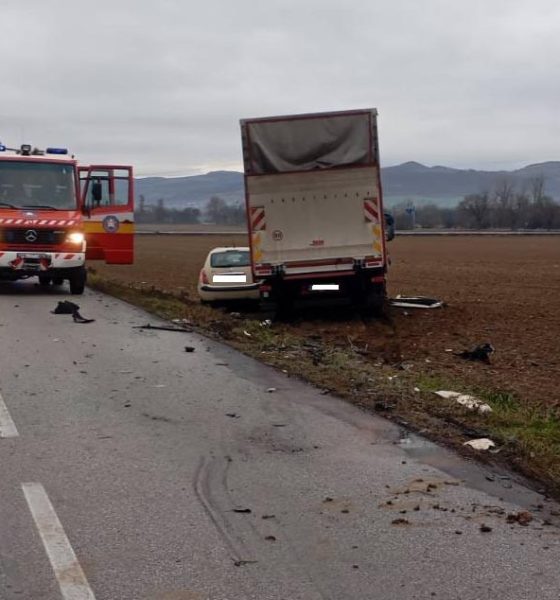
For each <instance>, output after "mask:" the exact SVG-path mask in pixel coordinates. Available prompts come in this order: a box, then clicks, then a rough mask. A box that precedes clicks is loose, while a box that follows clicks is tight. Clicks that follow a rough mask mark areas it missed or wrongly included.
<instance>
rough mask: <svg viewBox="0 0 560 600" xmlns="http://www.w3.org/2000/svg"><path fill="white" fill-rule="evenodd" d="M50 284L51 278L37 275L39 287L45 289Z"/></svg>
mask: <svg viewBox="0 0 560 600" xmlns="http://www.w3.org/2000/svg"><path fill="white" fill-rule="evenodd" d="M50 282H51V278H50V277H49V276H48V275H39V285H40V286H41V287H47V286H48V285H49V284H50Z"/></svg>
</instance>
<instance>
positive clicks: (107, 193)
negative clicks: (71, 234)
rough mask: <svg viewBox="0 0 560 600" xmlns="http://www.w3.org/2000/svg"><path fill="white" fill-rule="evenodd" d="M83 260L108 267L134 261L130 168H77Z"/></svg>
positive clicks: (131, 178)
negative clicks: (106, 264)
mask: <svg viewBox="0 0 560 600" xmlns="http://www.w3.org/2000/svg"><path fill="white" fill-rule="evenodd" d="M78 172H79V176H80V191H81V201H82V207H83V212H84V231H85V235H86V240H87V251H86V258H87V259H89V260H104V261H105V262H106V263H108V264H120V265H127V264H131V263H132V262H133V260H134V179H133V173H132V167H129V166H122V165H91V166H89V167H78Z"/></svg>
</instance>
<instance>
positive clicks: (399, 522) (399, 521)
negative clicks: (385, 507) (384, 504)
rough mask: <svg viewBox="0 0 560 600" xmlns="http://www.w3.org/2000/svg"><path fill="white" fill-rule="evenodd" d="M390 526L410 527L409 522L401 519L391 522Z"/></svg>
mask: <svg viewBox="0 0 560 600" xmlns="http://www.w3.org/2000/svg"><path fill="white" fill-rule="evenodd" d="M391 525H410V521H409V520H408V519H403V518H402V517H401V518H400V519H394V520H393V521H391Z"/></svg>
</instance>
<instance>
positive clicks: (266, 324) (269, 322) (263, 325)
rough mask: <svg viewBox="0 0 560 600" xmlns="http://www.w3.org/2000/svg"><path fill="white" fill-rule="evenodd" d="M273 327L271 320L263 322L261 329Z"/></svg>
mask: <svg viewBox="0 0 560 600" xmlns="http://www.w3.org/2000/svg"><path fill="white" fill-rule="evenodd" d="M271 325H272V321H271V320H270V319H265V320H264V321H261V327H270V326H271Z"/></svg>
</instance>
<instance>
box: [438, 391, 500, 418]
mask: <svg viewBox="0 0 560 600" xmlns="http://www.w3.org/2000/svg"><path fill="white" fill-rule="evenodd" d="M434 393H435V394H436V395H437V396H439V397H440V398H445V399H446V400H455V402H457V404H461V405H462V406H464V407H465V408H468V409H469V410H476V411H478V412H479V413H480V414H486V413H491V412H492V407H491V406H490V405H489V404H486V402H482V401H481V400H479V399H478V398H475V397H474V396H470V395H469V394H461V393H459V392H450V391H446V390H440V391H437V392H434Z"/></svg>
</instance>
